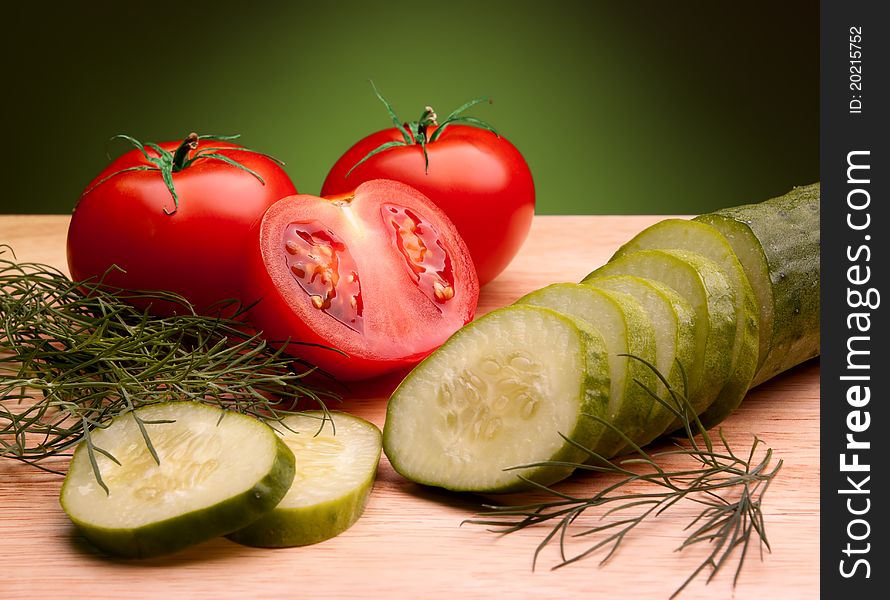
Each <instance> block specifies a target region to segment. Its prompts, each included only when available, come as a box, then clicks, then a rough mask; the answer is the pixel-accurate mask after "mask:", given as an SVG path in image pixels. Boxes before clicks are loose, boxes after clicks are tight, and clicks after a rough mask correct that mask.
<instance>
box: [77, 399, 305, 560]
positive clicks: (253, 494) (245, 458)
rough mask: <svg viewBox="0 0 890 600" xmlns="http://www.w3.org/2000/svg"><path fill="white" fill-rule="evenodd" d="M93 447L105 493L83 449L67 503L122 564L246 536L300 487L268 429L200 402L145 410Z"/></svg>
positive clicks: (111, 428)
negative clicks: (292, 487)
mask: <svg viewBox="0 0 890 600" xmlns="http://www.w3.org/2000/svg"><path fill="white" fill-rule="evenodd" d="M140 424H141V425H142V426H143V427H144V428H145V430H146V431H147V433H148V436H149V438H150V440H151V443H152V447H153V448H154V450H155V451H156V453H157V457H158V459H159V462H155V459H154V458H153V457H152V455H151V453H150V451H149V448H148V445H147V444H146V442H145V439H144V438H143V435H142V433H141V431H140ZM90 437H91V439H92V443H93V445H94V446H95V447H96V448H101V449H102V451H103V452H95V453H94V457H95V460H96V463H97V466H98V468H99V473H100V474H101V476H102V480H103V482H104V483H105V485H106V486H107V487H108V493H106V492H105V490H104V489H103V488H102V486H101V484H100V483H99V481H98V480H97V479H96V476H95V474H94V471H93V468H92V466H91V462H90V456H89V454H90V451H89V448H88V446H87V445H86V444H85V443H81V444H80V445H78V447H77V449H76V450H75V452H74V456H73V457H72V459H71V465H70V467H69V469H68V474H67V476H66V477H65V482H64V483H63V485H62V491H61V496H60V502H61V504H62V508H63V509H64V510H65V512H66V513H67V514H68V516H69V518H70V519H71V520H72V521H73V522H74V524H75V525H76V526H77V528H78V529H79V530H80V531H81V532H82V533H83V535H84V536H85V537H86V538H87V539H89V540H90V541H91V542H93V544H95V545H96V546H97V547H98V548H100V549H101V550H103V551H105V552H107V553H108V554H113V555H117V556H123V557H148V556H156V555H159V554H166V553H169V552H174V551H176V550H180V549H182V548H185V547H186V546H190V545H192V544H197V543H199V542H203V541H205V540H209V539H211V538H213V537H216V536H219V535H224V534H227V533H230V532H232V531H234V530H236V529H240V528H242V527H244V526H246V525H248V524H249V523H251V522H252V521H255V520H257V519H258V518H260V517H261V516H262V515H263V514H265V513H266V512H268V511H270V510H271V509H272V508H274V507H275V505H276V504H278V502H279V501H280V500H281V498H282V497H284V494H285V492H287V489H288V487H289V486H290V484H291V481H292V480H293V477H294V455H293V453H292V452H291V451H290V450H289V449H288V447H287V446H286V445H285V444H284V443H283V442H282V441H281V440H280V439H279V438H278V436H276V435H275V432H274V431H273V430H272V429H271V428H270V427H269V426H267V425H265V424H264V423H261V422H260V421H258V420H257V419H254V418H253V417H249V416H246V415H242V414H238V413H234V412H228V411H223V410H221V409H219V408H217V407H214V406H209V405H206V404H201V403H198V402H167V403H158V404H152V405H149V406H144V407H141V408H138V409H136V410H135V411H132V412H129V413H126V414H124V415H122V416H120V417H116V418H115V419H113V420H112V421H111V423H110V424H109V425H108V426H107V427H105V428H101V429H94V430H93V431H92V432H91V434H90ZM105 453H108V454H110V455H111V456H114V458H115V459H116V460H117V461H119V463H120V464H118V462H115V460H112V459H111V458H109V456H107V455H106V454H105Z"/></svg>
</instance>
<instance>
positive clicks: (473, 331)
mask: <svg viewBox="0 0 890 600" xmlns="http://www.w3.org/2000/svg"><path fill="white" fill-rule="evenodd" d="M591 361H596V363H597V364H595V365H592V364H590V362H591ZM588 370H590V371H591V372H595V373H603V372H606V371H607V367H606V366H605V354H604V352H603V349H602V341H601V340H596V339H595V338H593V337H592V334H590V333H588V332H585V331H584V330H582V329H581V328H580V327H579V326H578V324H577V323H576V322H575V321H573V320H572V319H571V318H569V317H566V316H564V315H561V314H559V313H556V312H554V311H551V310H548V309H543V308H537V307H532V306H518V305H516V306H510V307H507V308H503V309H500V310H496V311H494V312H491V313H489V314H487V315H485V316H484V317H482V318H480V319H478V320H477V321H474V322H473V323H471V324H470V325H468V326H466V327H464V328H463V329H462V330H460V331H459V332H458V333H457V334H455V335H454V336H452V337H451V338H450V339H449V340H448V341H447V342H445V344H444V345H443V346H441V347H440V348H439V349H438V350H437V351H436V352H434V353H433V354H432V355H430V356H429V357H428V358H427V359H426V360H424V361H423V362H422V363H421V364H420V365H419V366H418V367H416V368H415V369H414V371H412V373H411V374H409V375H408V377H407V378H406V379H405V381H403V382H402V384H401V385H400V386H399V388H398V389H397V390H396V391H395V393H394V394H393V396H392V398H391V399H390V401H389V406H388V409H387V418H386V426H385V428H384V451H385V452H386V455H387V456H388V457H389V459H390V462H391V463H392V465H393V467H394V468H395V469H396V470H397V471H398V472H399V473H401V474H402V475H403V476H405V477H406V478H408V479H410V480H412V481H415V482H418V483H422V484H426V485H434V486H438V487H443V488H447V489H451V490H461V491H477V492H506V491H512V490H516V489H522V488H524V487H527V485H528V484H527V482H525V481H523V480H522V479H521V478H520V477H519V476H520V475H521V476H523V477H526V478H529V479H531V480H534V481H537V482H541V483H552V482H553V481H557V480H559V479H562V478H563V477H565V476H567V475H568V474H569V472H570V471H568V470H566V469H564V468H558V467H553V466H541V465H539V466H529V467H525V468H521V469H511V468H513V467H518V466H522V465H529V464H531V463H538V462H541V461H547V460H560V459H563V458H567V457H574V459H575V460H577V459H578V454H582V455H583V458H586V454H585V453H583V452H581V451H579V450H578V449H577V448H575V447H574V446H572V445H571V444H569V443H568V442H566V440H565V439H564V438H563V437H561V436H560V434H563V435H566V436H569V437H572V438H574V439H576V440H578V441H580V442H582V443H583V442H586V441H590V438H591V436H592V434H591V433H589V432H587V430H588V429H591V430H592V429H593V428H594V424H593V423H592V422H589V421H592V420H589V419H587V418H586V417H584V416H583V415H582V413H584V412H592V413H595V414H599V415H602V414H603V412H604V409H605V404H606V402H607V401H608V380H607V378H605V379H603V378H600V379H596V380H593V379H590V378H589V377H588V376H587V373H588ZM585 432H587V433H585Z"/></svg>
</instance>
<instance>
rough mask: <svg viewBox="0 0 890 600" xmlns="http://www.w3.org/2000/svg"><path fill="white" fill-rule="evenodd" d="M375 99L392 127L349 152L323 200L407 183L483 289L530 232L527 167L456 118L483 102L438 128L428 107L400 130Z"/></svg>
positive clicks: (495, 139) (487, 133)
mask: <svg viewBox="0 0 890 600" xmlns="http://www.w3.org/2000/svg"><path fill="white" fill-rule="evenodd" d="M375 91H376V89H375ZM378 98H380V100H381V101H383V102H384V103H385V104H386V106H387V108H388V109H389V112H390V115H391V116H392V117H393V123H394V125H396V126H395V127H392V128H390V129H385V130H383V131H378V132H377V133H373V134H371V135H369V136H368V137H366V138H364V139H362V140H360V141H359V142H357V143H356V144H355V145H354V146H352V147H351V148H350V149H349V150H347V151H346V152H345V153H344V154H343V156H342V157H340V159H339V160H338V161H337V162H336V163H335V164H334V166H333V167H332V168H331V170H330V172H329V173H328V176H327V178H326V179H325V181H324V185H323V187H322V191H321V193H322V195H330V194H340V193H344V192H348V191H350V190H352V189H354V188H355V187H356V186H357V185H358V184H360V183H361V182H363V181H368V180H370V179H378V178H384V179H394V180H396V181H401V182H403V183H407V184H408V185H410V186H411V187H414V188H416V189H417V190H419V191H421V192H422V193H423V194H424V195H426V196H427V197H429V198H430V199H431V200H432V201H433V202H435V203H436V204H437V205H438V206H439V207H440V208H441V209H442V210H443V211H445V214H447V215H448V217H449V218H450V219H451V220H452V221H453V222H454V224H455V225H456V226H457V230H458V231H459V232H460V234H461V236H462V237H463V238H464V241H466V243H467V247H468V248H469V249H470V254H471V255H472V257H473V262H474V264H475V265H476V272H477V273H478V276H479V283H480V284H481V285H484V284H485V283H488V282H489V281H491V280H492V279H494V278H495V277H496V276H497V275H498V274H499V273H500V272H501V271H503V270H504V268H505V267H506V266H507V265H508V264H509V263H510V261H511V260H513V257H514V256H515V255H516V253H517V252H518V251H519V248H520V246H522V243H523V242H524V241H525V238H526V236H527V235H528V231H529V228H530V227H531V222H532V217H533V215H534V211H535V186H534V181H533V180H532V174H531V171H530V170H529V168H528V165H527V164H526V162H525V159H524V158H523V157H522V155H521V154H520V153H519V150H517V149H516V147H515V146H514V145H513V144H511V143H510V142H509V141H507V139H506V138H505V137H503V136H502V135H499V134H497V133H495V132H494V131H493V130H492V129H491V128H490V127H489V126H487V125H486V124H485V123H483V122H481V121H479V120H477V119H474V118H471V117H464V116H461V113H462V112H463V111H464V110H466V109H467V108H469V107H470V106H473V105H474V104H477V103H479V102H480V101H482V100H484V99H481V100H476V101H473V102H470V103H467V104H465V105H464V106H463V107H461V108H460V109H458V110H456V111H454V112H453V113H451V115H449V116H448V117H446V119H444V120H443V121H442V123H441V124H437V121H436V119H437V117H436V114H435V112H434V111H433V110H432V109H431V108H429V107H427V109H426V110H425V111H424V112H423V114H422V115H421V118H420V120H419V121H416V122H412V123H406V124H400V123H399V121H398V119H397V118H396V117H395V113H394V112H393V111H392V107H390V106H389V104H388V103H386V100H384V99H383V97H382V96H380V94H379V93H378ZM463 123H469V125H467V124H463Z"/></svg>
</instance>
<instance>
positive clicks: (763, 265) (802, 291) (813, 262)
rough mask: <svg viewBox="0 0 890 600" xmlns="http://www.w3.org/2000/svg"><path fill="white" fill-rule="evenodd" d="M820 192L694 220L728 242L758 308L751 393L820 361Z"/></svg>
mask: <svg viewBox="0 0 890 600" xmlns="http://www.w3.org/2000/svg"><path fill="white" fill-rule="evenodd" d="M819 189H820V188H819V184H818V183H815V184H812V185H808V186H803V187H798V188H795V189H793V190H791V191H790V192H788V193H787V194H785V195H784V196H779V197H778V198H772V199H770V200H767V201H765V202H761V203H759V204H747V205H744V206H738V207H734V208H727V209H722V210H718V211H715V212H713V213H710V214H705V215H700V216H698V217H696V218H695V220H696V221H700V222H702V223H707V224H708V225H711V226H712V227H714V228H716V229H717V230H719V231H720V232H721V233H722V234H723V235H724V236H725V237H726V239H727V240H728V241H729V243H730V245H731V246H732V248H733V250H734V251H735V254H736V256H738V259H739V261H740V262H741V264H742V267H743V268H744V269H745V273H746V274H747V276H748V280H749V281H750V283H751V287H752V288H753V290H754V294H755V296H756V298H757V301H758V304H759V311H760V329H761V332H762V341H761V345H762V349H761V352H763V353H764V357H763V360H762V361H761V364H760V367H759V369H758V371H757V373H756V374H755V375H754V379H753V381H752V383H751V387H754V386H755V385H758V384H760V383H763V382H764V381H766V380H767V379H769V378H771V377H773V376H775V375H778V374H779V373H781V372H782V371H785V370H786V369H789V368H791V367H793V366H795V365H798V364H800V363H802V362H804V361H805V360H808V359H810V358H813V357H815V356H818V355H819V345H820V334H819V332H820V329H819V289H820V285H819V281H820V267H819V248H820V239H819Z"/></svg>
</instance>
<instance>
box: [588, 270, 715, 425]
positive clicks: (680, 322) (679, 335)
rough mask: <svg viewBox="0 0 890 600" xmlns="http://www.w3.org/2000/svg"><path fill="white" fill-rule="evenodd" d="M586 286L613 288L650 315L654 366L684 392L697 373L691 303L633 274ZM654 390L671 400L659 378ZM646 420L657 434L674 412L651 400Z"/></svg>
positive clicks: (606, 279) (672, 417)
mask: <svg viewBox="0 0 890 600" xmlns="http://www.w3.org/2000/svg"><path fill="white" fill-rule="evenodd" d="M587 285H592V286H595V287H597V288H599V289H604V290H614V291H617V292H623V293H625V294H629V295H630V296H633V297H634V298H635V299H636V300H637V302H639V303H640V305H641V306H642V307H643V310H644V311H645V312H646V314H647V315H649V319H650V320H651V321H652V325H653V328H654V331H655V356H656V359H655V363H654V364H655V367H656V368H657V369H658V371H659V372H660V373H662V374H663V375H664V376H665V379H667V381H668V383H669V384H670V385H671V387H672V388H674V389H675V390H678V391H680V392H683V390H684V389H685V384H686V383H687V382H688V381H689V380H691V379H697V378H698V377H699V376H700V375H699V374H697V373H695V371H694V368H693V367H694V364H695V313H694V312H693V310H692V306H691V305H690V304H689V302H687V301H686V300H685V299H684V298H683V297H682V296H680V295H679V294H678V293H677V292H675V291H674V290H673V289H672V288H670V287H668V286H666V285H664V284H662V283H659V282H657V281H654V280H652V279H643V278H642V277H635V276H633V275H609V276H604V277H597V278H596V279H591V280H589V281H588V282H587ZM655 392H656V393H657V394H658V395H659V397H660V398H662V399H664V400H666V401H668V402H669V403H672V400H671V399H670V398H669V395H668V392H667V389H665V387H664V385H663V384H662V383H661V380H659V381H658V384H657V387H656V388H655ZM647 421H648V422H649V423H650V426H651V427H652V428H654V429H655V430H657V429H659V428H660V429H661V430H660V431H659V432H658V435H661V434H663V433H665V431H666V430H667V428H668V426H669V425H670V424H671V423H672V422H673V421H674V413H673V412H671V411H670V410H668V408H666V407H665V406H663V405H662V404H659V403H658V402H654V403H653V406H652V411H651V412H650V413H649V416H648V418H647Z"/></svg>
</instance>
